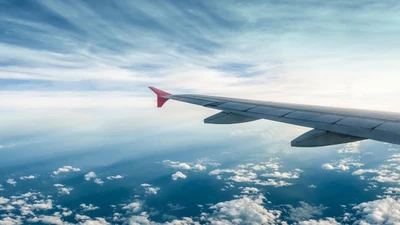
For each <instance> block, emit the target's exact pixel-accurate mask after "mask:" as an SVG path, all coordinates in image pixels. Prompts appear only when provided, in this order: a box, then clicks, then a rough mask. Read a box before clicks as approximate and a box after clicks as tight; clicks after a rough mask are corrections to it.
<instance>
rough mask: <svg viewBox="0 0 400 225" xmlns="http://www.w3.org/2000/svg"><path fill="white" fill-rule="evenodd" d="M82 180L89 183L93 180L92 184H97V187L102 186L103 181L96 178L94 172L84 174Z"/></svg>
mask: <svg viewBox="0 0 400 225" xmlns="http://www.w3.org/2000/svg"><path fill="white" fill-rule="evenodd" d="M84 178H85V180H87V181H90V180H92V179H93V182H94V183H95V184H98V185H103V184H104V181H103V180H102V179H100V178H98V177H97V174H96V173H95V172H93V171H90V172H89V173H87V174H85V176H84Z"/></svg>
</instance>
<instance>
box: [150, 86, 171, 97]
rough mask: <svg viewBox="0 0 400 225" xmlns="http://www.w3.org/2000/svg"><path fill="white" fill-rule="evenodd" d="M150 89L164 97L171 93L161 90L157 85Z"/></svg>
mask: <svg viewBox="0 0 400 225" xmlns="http://www.w3.org/2000/svg"><path fill="white" fill-rule="evenodd" d="M149 88H150V90H152V91H153V92H154V93H156V95H157V96H159V97H162V96H166V95H171V94H170V93H168V92H166V91H163V90H160V89H158V88H155V87H149Z"/></svg>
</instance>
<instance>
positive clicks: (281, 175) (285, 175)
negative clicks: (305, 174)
mask: <svg viewBox="0 0 400 225" xmlns="http://www.w3.org/2000/svg"><path fill="white" fill-rule="evenodd" d="M301 172H302V171H301V170H299V169H296V170H295V171H294V172H278V171H275V172H273V173H264V174H262V175H261V176H263V177H273V178H278V179H297V178H299V176H300V173H301Z"/></svg>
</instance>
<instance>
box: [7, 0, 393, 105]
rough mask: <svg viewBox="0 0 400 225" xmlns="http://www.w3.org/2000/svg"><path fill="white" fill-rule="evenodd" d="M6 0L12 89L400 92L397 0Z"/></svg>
mask: <svg viewBox="0 0 400 225" xmlns="http://www.w3.org/2000/svg"><path fill="white" fill-rule="evenodd" d="M0 4H1V10H2V11H1V22H0V28H1V29H0V30H1V33H0V42H1V44H0V52H1V53H0V56H1V57H0V78H1V80H0V90H1V91H2V92H3V94H6V95H3V96H7V97H6V98H7V99H10V98H16V99H17V100H18V99H20V98H21V96H19V98H18V95H20V94H25V95H23V96H24V97H25V96H26V95H29V96H31V97H32V98H34V99H36V98H38V99H39V100H40V99H41V97H43V95H46V94H44V93H43V92H48V91H51V92H53V94H52V97H53V98H55V99H56V100H54V101H57V98H58V97H59V95H62V92H68V93H67V95H68V96H69V97H71V98H72V97H76V98H80V97H81V96H91V97H93V98H96V99H101V98H102V96H101V94H99V93H98V92H118V95H119V96H120V97H127V96H128V97H131V98H134V97H136V98H138V97H148V96H149V95H150V93H149V92H148V91H147V90H146V87H147V86H150V85H151V86H157V87H160V88H164V89H167V90H169V91H170V92H172V93H183V92H196V93H209V94H219V95H234V96H241V97H252V98H259V99H277V100H282V101H291V102H306V103H313V104H325V105H342V106H353V107H362V108H377V109H385V110H386V109H390V108H391V107H390V106H392V105H394V104H393V102H394V100H393V98H391V97H392V96H393V95H397V96H398V94H399V91H398V88H397V85H396V83H397V82H398V81H399V80H398V79H399V78H398V75H397V71H398V69H399V65H398V63H397V62H398V61H397V59H398V57H399V53H400V52H399V48H397V47H396V46H399V45H400V33H399V32H398V27H399V25H400V16H399V10H400V8H399V4H398V2H397V1H309V0H307V1H295V2H293V1H252V2H248V1H117V2H115V1H106V2H104V3H102V4H99V3H98V1H62V2H55V1H29V2H26V1H1V3H0ZM28 91H29V94H28ZM87 92H90V93H87ZM9 95H11V96H9ZM382 98H384V99H385V100H384V101H383V102H382ZM123 99H124V98H123ZM123 99H122V100H123ZM73 101H76V99H73ZM13 102H14V103H13V104H9V105H12V106H15V105H16V104H17V103H15V102H16V101H13ZM19 102H21V101H19ZM23 103H24V102H21V104H23ZM47 103H48V105H51V104H52V102H51V101H50V100H49V102H47ZM107 103H109V102H107ZM42 104H44V107H45V106H47V105H46V102H44V103H42ZM81 104H82V105H85V104H87V103H86V102H82V103H81ZM2 105H3V106H4V105H7V104H6V103H4V101H3V104H2ZM9 105H7V106H9ZM70 107H73V108H74V107H84V106H70ZM396 109H398V108H396ZM396 109H395V110H396Z"/></svg>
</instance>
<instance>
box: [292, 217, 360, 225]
mask: <svg viewBox="0 0 400 225" xmlns="http://www.w3.org/2000/svg"><path fill="white" fill-rule="evenodd" d="M299 225H340V223H339V222H337V221H336V220H335V219H334V218H326V219H321V220H308V221H301V222H299ZM365 225H367V224H365Z"/></svg>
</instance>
